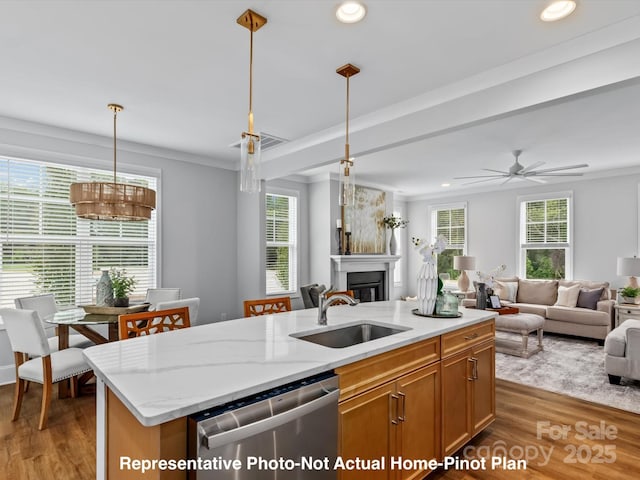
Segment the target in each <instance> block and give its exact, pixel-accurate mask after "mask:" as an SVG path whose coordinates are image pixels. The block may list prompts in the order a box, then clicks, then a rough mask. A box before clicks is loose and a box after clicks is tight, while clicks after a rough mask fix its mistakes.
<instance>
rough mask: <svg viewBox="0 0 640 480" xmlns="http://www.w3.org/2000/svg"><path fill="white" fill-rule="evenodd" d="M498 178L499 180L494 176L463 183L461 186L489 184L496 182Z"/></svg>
mask: <svg viewBox="0 0 640 480" xmlns="http://www.w3.org/2000/svg"><path fill="white" fill-rule="evenodd" d="M498 178H501V177H498V176H496V177H493V178H484V179H482V180H476V181H475V182H466V183H463V185H473V184H474V183H483V182H491V181H493V180H498Z"/></svg>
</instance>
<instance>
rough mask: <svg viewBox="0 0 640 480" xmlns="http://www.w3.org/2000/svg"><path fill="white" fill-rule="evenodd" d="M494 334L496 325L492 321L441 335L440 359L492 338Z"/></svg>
mask: <svg viewBox="0 0 640 480" xmlns="http://www.w3.org/2000/svg"><path fill="white" fill-rule="evenodd" d="M495 333H496V325H495V321H494V320H493V319H491V320H487V321H486V322H482V323H478V324H476V325H471V326H469V327H465V328H461V329H460V330H456V331H454V332H450V333H445V334H444V335H442V357H443V358H444V357H447V356H449V355H453V354H454V353H457V352H460V351H462V350H464V349H465V348H468V347H470V346H472V345H476V344H478V343H480V342H483V341H485V340H487V339H489V338H493V337H494V336H495Z"/></svg>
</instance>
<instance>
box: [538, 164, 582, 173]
mask: <svg viewBox="0 0 640 480" xmlns="http://www.w3.org/2000/svg"><path fill="white" fill-rule="evenodd" d="M588 166H589V165H588V164H587V163H581V164H580V165H569V166H567V167H555V168H544V169H542V170H536V172H535V173H536V175H540V174H541V173H547V172H558V171H560V170H572V169H574V168H586V167H588Z"/></svg>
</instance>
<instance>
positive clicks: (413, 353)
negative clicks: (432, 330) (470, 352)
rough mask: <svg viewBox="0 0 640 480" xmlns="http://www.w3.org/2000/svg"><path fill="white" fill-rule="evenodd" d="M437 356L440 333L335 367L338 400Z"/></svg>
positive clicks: (411, 369) (419, 365) (434, 360)
mask: <svg viewBox="0 0 640 480" xmlns="http://www.w3.org/2000/svg"><path fill="white" fill-rule="evenodd" d="M438 360H440V337H434V338H429V339H427V340H422V341H421V342H418V343H414V344H413V345H407V346H406V347H402V348H398V349H396V350H392V351H390V352H386V353H382V354H380V355H376V356H374V357H371V358H366V359H364V360H360V361H358V362H355V363H351V364H349V365H345V366H343V367H338V368H336V369H335V372H336V373H337V374H338V375H339V376H340V401H343V400H345V399H347V398H350V397H352V396H354V395H357V394H359V393H362V392H364V391H366V390H369V389H370V388H373V387H376V386H378V385H381V384H383V383H384V382H387V381H389V380H394V379H396V378H397V377H399V376H400V375H404V374H405V373H408V372H411V371H413V370H416V369H417V368H420V367H423V366H425V365H429V364H431V363H433V362H437V361H438Z"/></svg>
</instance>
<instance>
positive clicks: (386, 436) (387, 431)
mask: <svg viewBox="0 0 640 480" xmlns="http://www.w3.org/2000/svg"><path fill="white" fill-rule="evenodd" d="M392 395H393V396H392ZM398 400H399V399H398V398H397V395H396V394H395V382H388V383H385V384H383V385H381V386H379V387H377V388H374V389H372V390H369V391H368V392H366V393H363V394H360V395H357V396H355V397H352V398H350V399H349V400H345V401H344V402H341V403H340V404H339V405H338V415H339V425H338V436H339V438H338V452H339V455H340V456H341V457H342V458H343V460H348V459H350V460H354V459H356V458H361V459H372V460H373V459H380V458H383V457H384V458H385V461H387V462H388V459H389V457H391V455H393V453H392V452H393V451H394V450H395V441H396V438H395V437H396V434H397V432H396V431H397V428H398V427H397V425H396V424H394V423H392V421H394V422H397V419H396V412H398V411H399V405H398ZM389 475H390V474H389V471H388V470H387V469H385V470H349V471H347V470H341V471H339V475H338V478H340V479H341V480H347V479H348V480H352V479H354V480H356V479H362V480H377V479H385V480H386V479H388V478H389Z"/></svg>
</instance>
